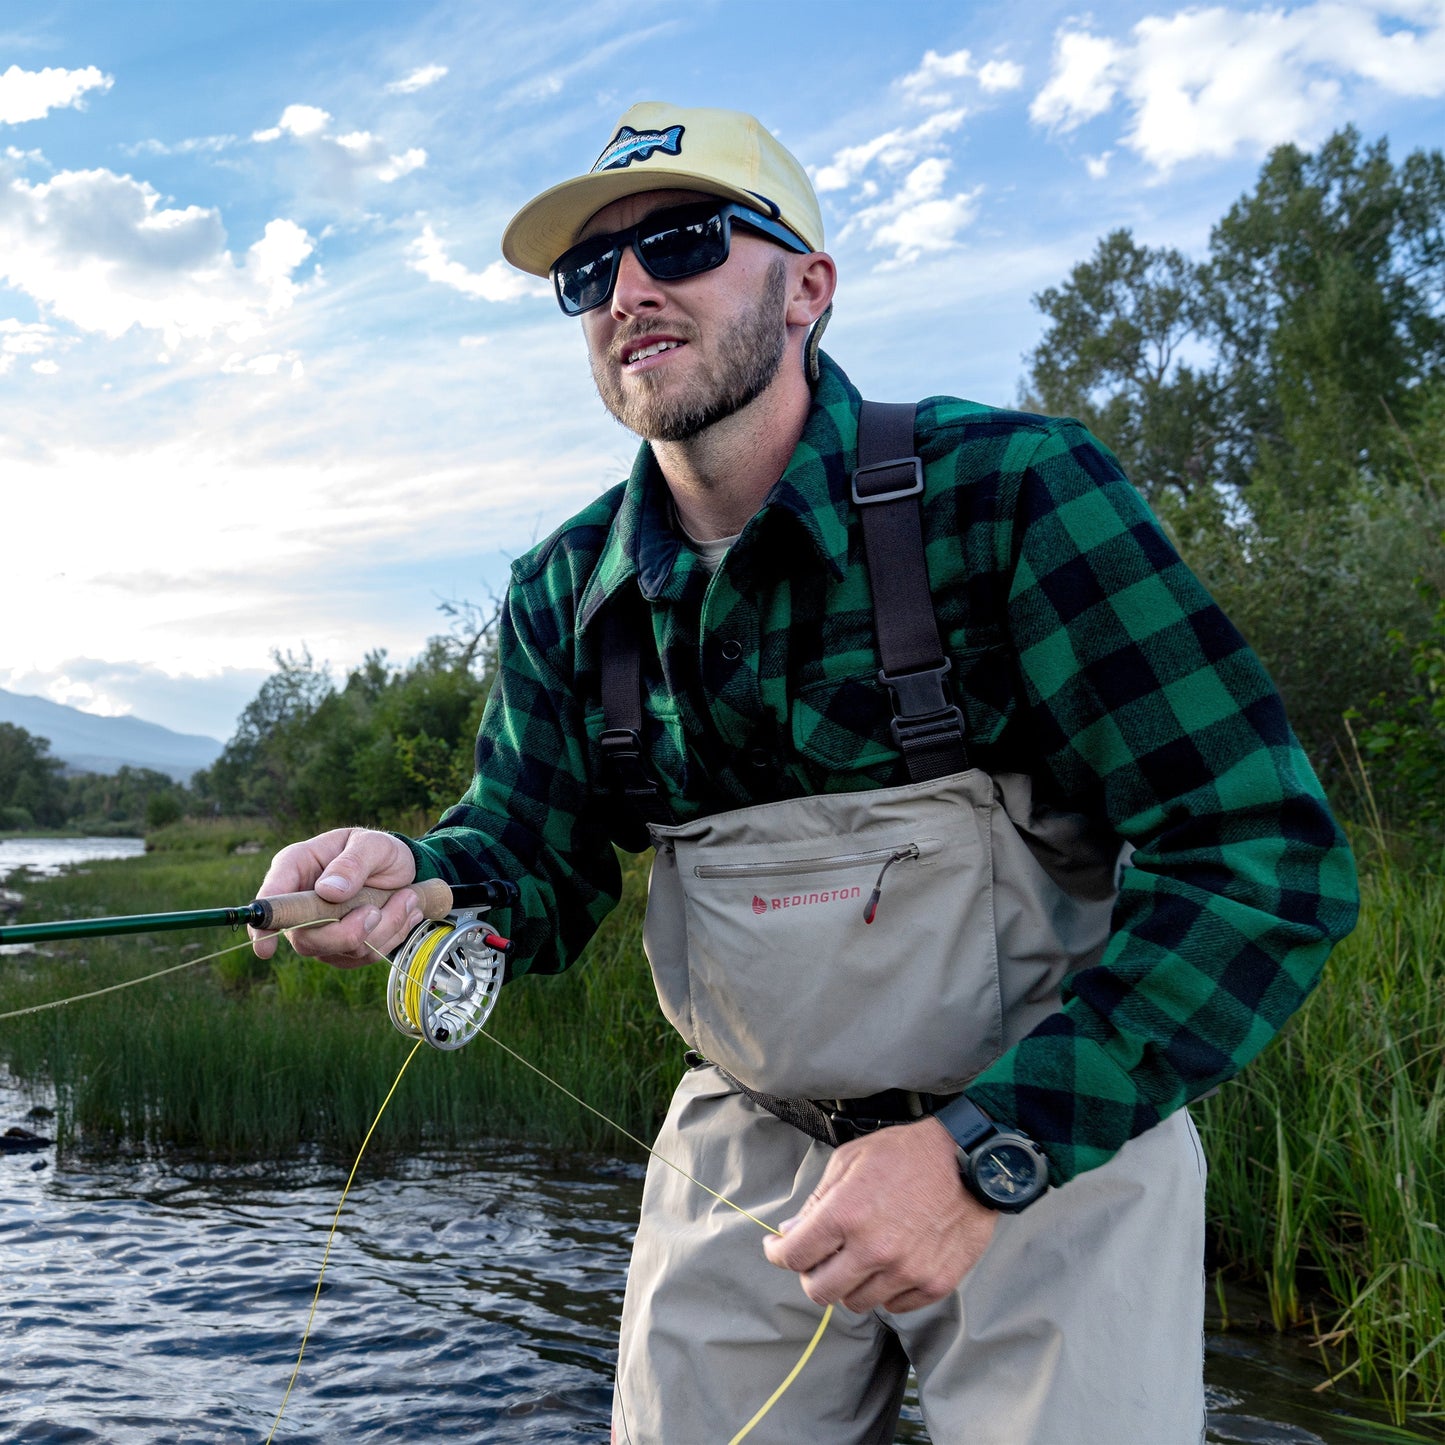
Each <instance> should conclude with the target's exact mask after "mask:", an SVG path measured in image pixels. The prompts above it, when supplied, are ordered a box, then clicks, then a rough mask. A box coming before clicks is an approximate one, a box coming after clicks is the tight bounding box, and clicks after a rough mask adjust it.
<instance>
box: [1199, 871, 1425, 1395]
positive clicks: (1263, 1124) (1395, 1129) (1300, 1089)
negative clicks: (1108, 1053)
mask: <svg viewBox="0 0 1445 1445" xmlns="http://www.w3.org/2000/svg"><path fill="white" fill-rule="evenodd" d="M1363 883H1364V887H1363V894H1362V910H1361V914H1360V922H1359V926H1358V927H1357V928H1356V930H1355V932H1354V933H1353V934H1352V935H1351V936H1350V937H1349V938H1348V939H1346V940H1345V942H1344V943H1343V944H1341V945H1340V947H1339V948H1338V949H1337V950H1336V952H1335V953H1334V955H1333V957H1332V958H1331V960H1330V964H1329V966H1328V969H1327V970H1326V974H1325V978H1324V982H1323V983H1322V984H1321V986H1320V988H1319V989H1318V990H1317V991H1316V992H1315V993H1314V994H1313V995H1312V996H1311V997H1310V999H1309V1001H1308V1002H1307V1003H1306V1004H1305V1006H1304V1008H1303V1009H1302V1010H1301V1011H1300V1013H1299V1014H1298V1015H1297V1016H1296V1017H1295V1018H1294V1019H1293V1020H1292V1021H1291V1023H1290V1025H1289V1027H1288V1028H1287V1029H1286V1030H1285V1032H1284V1033H1283V1035H1282V1036H1281V1037H1280V1039H1279V1040H1277V1041H1276V1042H1275V1044H1274V1045H1273V1046H1272V1047H1271V1048H1269V1049H1267V1050H1266V1051H1265V1052H1264V1054H1263V1055H1261V1056H1260V1058H1259V1059H1257V1060H1256V1061H1255V1062H1254V1063H1253V1064H1252V1065H1251V1066H1250V1067H1249V1069H1248V1070H1246V1071H1245V1073H1244V1074H1243V1075H1242V1076H1241V1077H1240V1078H1239V1079H1237V1080H1235V1081H1234V1082H1232V1083H1230V1084H1229V1085H1227V1086H1226V1087H1225V1088H1224V1089H1223V1090H1221V1092H1220V1093H1219V1095H1218V1096H1217V1097H1215V1098H1213V1099H1210V1100H1208V1101H1207V1102H1205V1103H1204V1104H1202V1105H1200V1106H1199V1107H1198V1109H1197V1117H1198V1119H1199V1124H1200V1129H1201V1132H1202V1133H1203V1135H1204V1139H1205V1144H1206V1148H1207V1150H1208V1154H1209V1160H1210V1178H1209V1212H1210V1219H1211V1224H1212V1228H1213V1232H1214V1243H1215V1249H1216V1253H1217V1255H1218V1258H1219V1260H1220V1261H1221V1262H1222V1263H1225V1264H1227V1265H1228V1266H1229V1267H1230V1268H1231V1269H1233V1270H1235V1271H1238V1272H1240V1273H1243V1274H1245V1275H1246V1276H1250V1277H1255V1278H1258V1279H1260V1280H1262V1281H1263V1282H1264V1284H1265V1286H1266V1288H1267V1291H1268V1295H1269V1299H1270V1305H1271V1312H1272V1314H1273V1318H1274V1324H1275V1327H1276V1328H1277V1329H1280V1330H1286V1329H1293V1328H1296V1327H1299V1326H1302V1325H1305V1324H1306V1323H1308V1324H1310V1325H1311V1326H1312V1327H1313V1330H1314V1336H1315V1338H1316V1340H1317V1342H1318V1344H1319V1347H1320V1348H1321V1350H1322V1351H1323V1352H1324V1355H1325V1358H1326V1362H1327V1365H1328V1366H1329V1368H1330V1369H1331V1371H1332V1375H1333V1377H1334V1378H1344V1377H1353V1379H1354V1381H1355V1382H1356V1384H1357V1385H1358V1386H1359V1388H1361V1389H1362V1390H1364V1391H1366V1392H1368V1393H1370V1394H1376V1395H1379V1396H1381V1397H1383V1398H1384V1399H1385V1400H1386V1402H1387V1404H1388V1405H1389V1408H1390V1410H1391V1413H1392V1416H1393V1418H1394V1419H1395V1420H1396V1422H1397V1423H1402V1424H1403V1423H1404V1422H1405V1419H1406V1417H1407V1415H1408V1414H1409V1413H1410V1411H1411V1409H1412V1408H1414V1409H1417V1410H1418V1409H1419V1408H1420V1407H1421V1406H1423V1407H1424V1409H1425V1410H1426V1412H1427V1414H1428V1416H1429V1417H1431V1418H1435V1417H1438V1418H1442V1419H1445V1068H1442V1063H1445V966H1442V960H1445V878H1442V877H1441V876H1440V874H1438V873H1435V872H1416V873H1413V874H1409V875H1407V874H1405V873H1402V872H1400V871H1399V870H1397V869H1396V868H1395V867H1394V866H1393V865H1392V864H1391V863H1390V862H1389V861H1388V859H1387V858H1386V857H1385V856H1384V855H1383V854H1378V853H1377V854H1376V855H1375V856H1374V858H1373V859H1372V861H1371V862H1370V864H1369V865H1368V867H1367V869H1366V872H1365V876H1364V880H1363Z"/></svg>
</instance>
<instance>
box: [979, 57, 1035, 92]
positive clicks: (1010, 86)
mask: <svg viewBox="0 0 1445 1445" xmlns="http://www.w3.org/2000/svg"><path fill="white" fill-rule="evenodd" d="M978 83H979V85H981V86H982V87H983V89H984V90H986V91H988V92H989V93H990V94H994V93H996V92H998V91H1001V90H1017V89H1018V88H1019V86H1021V85H1022V84H1023V83H1024V68H1023V66H1022V65H1018V64H1016V63H1015V62H1014V61H1012V60H988V61H985V62H984V63H983V64H982V65H981V66H979V68H978Z"/></svg>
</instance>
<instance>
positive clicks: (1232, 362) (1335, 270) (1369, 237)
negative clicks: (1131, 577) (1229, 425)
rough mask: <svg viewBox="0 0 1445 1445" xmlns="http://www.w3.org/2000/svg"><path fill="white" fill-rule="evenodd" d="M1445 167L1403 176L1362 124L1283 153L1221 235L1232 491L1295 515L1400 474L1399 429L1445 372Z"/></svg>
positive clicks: (1217, 324) (1214, 252)
mask: <svg viewBox="0 0 1445 1445" xmlns="http://www.w3.org/2000/svg"><path fill="white" fill-rule="evenodd" d="M1442 222H1445V160H1442V157H1441V154H1440V153H1439V152H1438V151H1435V152H1429V153H1426V152H1419V151H1417V152H1415V153H1414V154H1412V155H1411V156H1409V157H1408V158H1407V159H1406V161H1405V163H1404V165H1403V166H1401V167H1400V168H1399V169H1396V168H1395V167H1393V166H1392V165H1391V163H1390V159H1389V150H1388V144H1387V142H1386V141H1385V140H1383V139H1381V140H1379V141H1377V142H1376V143H1375V144H1373V145H1370V146H1362V145H1361V142H1360V137H1359V133H1358V132H1357V131H1356V130H1354V128H1353V127H1347V128H1346V129H1344V130H1342V131H1339V132H1337V133H1336V134H1335V135H1333V136H1331V137H1330V138H1329V139H1328V140H1327V141H1326V142H1325V143H1324V144H1323V145H1322V146H1321V147H1320V149H1319V150H1318V152H1316V153H1315V154H1314V155H1308V154H1306V153H1305V152H1303V151H1301V150H1300V149H1299V148H1298V147H1297V146H1292V145H1287V146H1280V147H1279V148H1278V149H1276V150H1275V151H1274V152H1272V153H1271V155H1270V156H1269V158H1268V160H1267V161H1266V162H1265V164H1264V167H1263V169H1262V170H1261V172H1260V177H1259V182H1258V184H1257V185H1256V187H1255V189H1254V190H1253V191H1252V192H1251V193H1250V194H1248V195H1245V196H1242V197H1241V198H1240V199H1239V201H1237V202H1236V203H1235V205H1234V206H1233V207H1231V209H1230V211H1229V213H1228V214H1227V215H1226V216H1225V217H1224V219H1223V220H1221V221H1220V223H1219V224H1218V225H1217V226H1216V227H1215V228H1214V231H1213V234H1212V235H1211V238H1210V245H1209V252H1210V255H1209V263H1208V265H1207V267H1206V268H1205V269H1204V271H1203V272H1202V274H1201V279H1202V282H1203V295H1202V298H1201V299H1202V307H1203V312H1204V314H1205V316H1206V318H1207V320H1206V325H1205V330H1206V334H1207V335H1208V337H1209V339H1210V341H1211V342H1212V344H1213V346H1214V348H1215V351H1216V354H1217V357H1218V367H1219V378H1220V384H1221V386H1222V387H1223V389H1224V392H1225V395H1226V397H1227V409H1228V412H1229V414H1230V416H1231V418H1232V422H1233V428H1234V431H1235V433H1236V435H1237V437H1238V438H1239V439H1240V446H1239V449H1238V453H1237V467H1236V469H1235V471H1234V473H1233V474H1232V475H1230V476H1228V477H1226V478H1225V480H1227V481H1233V482H1243V481H1248V480H1265V481H1268V482H1269V483H1270V484H1272V485H1274V486H1276V487H1279V488H1280V489H1281V490H1282V491H1283V492H1284V494H1285V495H1286V496H1287V497H1288V498H1290V499H1291V500H1292V501H1293V502H1294V503H1295V504H1296V505H1313V504H1317V503H1319V502H1324V501H1330V500H1333V499H1336V498H1338V497H1340V496H1342V495H1343V494H1345V493H1346V492H1348V491H1350V490H1351V488H1352V486H1353V483H1354V481H1355V479H1356V477H1357V476H1358V475H1359V473H1360V472H1361V471H1362V470H1363V471H1364V472H1365V473H1366V474H1367V475H1368V476H1370V477H1372V478H1375V479H1380V478H1382V477H1383V476H1385V475H1386V474H1387V473H1388V472H1390V471H1391V470H1395V471H1398V470H1399V464H1400V458H1399V450H1400V446H1399V434H1400V429H1401V428H1403V429H1404V430H1405V431H1406V432H1408V430H1409V428H1410V427H1411V426H1412V425H1413V424H1414V423H1415V421H1416V420H1417V411H1418V406H1419V402H1420V400H1421V399H1422V397H1423V396H1424V395H1425V391H1426V389H1428V387H1429V384H1430V383H1431V382H1432V381H1434V380H1436V379H1438V378H1439V377H1440V375H1441V367H1442V363H1445V318H1442V316H1441V313H1440V301H1441V295H1442V281H1445V255H1442V245H1441V226H1442Z"/></svg>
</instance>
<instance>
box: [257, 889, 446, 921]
mask: <svg viewBox="0 0 1445 1445" xmlns="http://www.w3.org/2000/svg"><path fill="white" fill-rule="evenodd" d="M406 886H407V887H408V888H410V889H411V890H412V892H414V893H415V894H416V896H417V901H418V902H419V903H420V904H421V911H422V914H423V916H424V917H427V918H445V917H446V916H447V914H448V913H450V912H451V908H452V890H451V889H450V888H448V887H447V885H446V884H445V883H443V882H442V880H441V879H440V878H428V879H425V880H424V881H423V882H421V883H408V884H407V885H406ZM393 891H395V892H400V890H399V889H397V890H393ZM391 896H392V893H391V892H388V891H386V890H385V889H381V888H363V889H362V890H361V892H360V893H358V894H357V895H356V897H355V898H348V899H347V900H346V902H345V903H328V902H327V901H326V899H324V898H322V897H320V896H319V895H318V894H316V893H280V894H277V896H276V897H275V898H258V899H257V900H256V904H257V906H258V907H260V908H261V909H262V918H261V922H260V923H259V924H257V925H256V926H257V927H259V928H271V929H276V930H277V931H279V930H281V929H283V928H295V927H296V926H297V924H300V923H319V922H320V921H321V920H322V919H323V918H344V917H345V916H346V915H347V914H348V913H350V912H351V911H352V910H353V909H355V908H380V907H382V906H383V905H384V904H385V903H386V901H387V899H389V898H390V897H391Z"/></svg>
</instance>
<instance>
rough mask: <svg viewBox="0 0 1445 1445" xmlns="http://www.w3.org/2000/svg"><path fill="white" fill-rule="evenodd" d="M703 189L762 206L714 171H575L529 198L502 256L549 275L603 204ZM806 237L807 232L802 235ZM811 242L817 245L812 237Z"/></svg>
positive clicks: (511, 227) (510, 226) (510, 229)
mask: <svg viewBox="0 0 1445 1445" xmlns="http://www.w3.org/2000/svg"><path fill="white" fill-rule="evenodd" d="M673 190H680V191H701V192H702V193H703V194H705V195H709V196H723V197H725V198H726V199H728V200H730V201H737V202H738V204H739V205H743V206H752V207H754V208H756V207H757V206H758V197H757V196H755V195H753V194H752V193H751V192H750V191H745V190H743V189H742V188H741V187H738V186H729V185H726V184H724V183H723V182H722V181H719V180H717V179H716V178H715V177H713V176H707V175H701V174H699V173H697V172H694V171H685V170H681V169H675V170H674V169H671V168H669V169H667V170H660V169H652V170H635V171H634V170H630V169H629V170H616V171H597V172H595V173H593V174H591V175H586V176H575V177H573V179H572V180H570V181H563V182H562V183H561V184H560V185H556V186H553V187H552V188H551V190H548V191H543V192H542V194H541V195H540V196H538V197H536V199H534V200H531V201H528V202H527V204H526V205H525V206H523V207H522V209H521V210H520V211H518V212H517V214H516V215H515V216H513V217H512V219H511V221H510V222H509V223H508V225H507V229H506V230H505V231H504V232H503V233H502V255H504V256H505V257H506V258H507V260H508V261H510V262H511V263H512V265H514V266H515V267H517V269H518V270H520V271H529V272H531V274H532V275H533V276H547V275H550V273H551V270H552V263H553V262H554V261H555V260H556V259H557V257H558V256H560V255H561V254H562V252H563V251H565V250H566V249H567V248H568V247H569V246H570V245H571V244H572V243H573V242H574V241H575V240H576V239H577V233H578V232H579V231H580V230H581V229H582V227H583V226H585V225H586V224H587V221H588V220H589V219H590V218H591V217H592V216H595V215H596V214H597V212H598V211H600V210H601V209H602V208H603V206H607V205H610V204H611V203H612V202H613V201H617V200H621V199H622V197H623V196H635V195H638V194H639V193H641V192H643V191H673ZM803 240H804V241H807V237H806V236H805V237H803ZM809 244H812V243H811V242H809Z"/></svg>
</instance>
